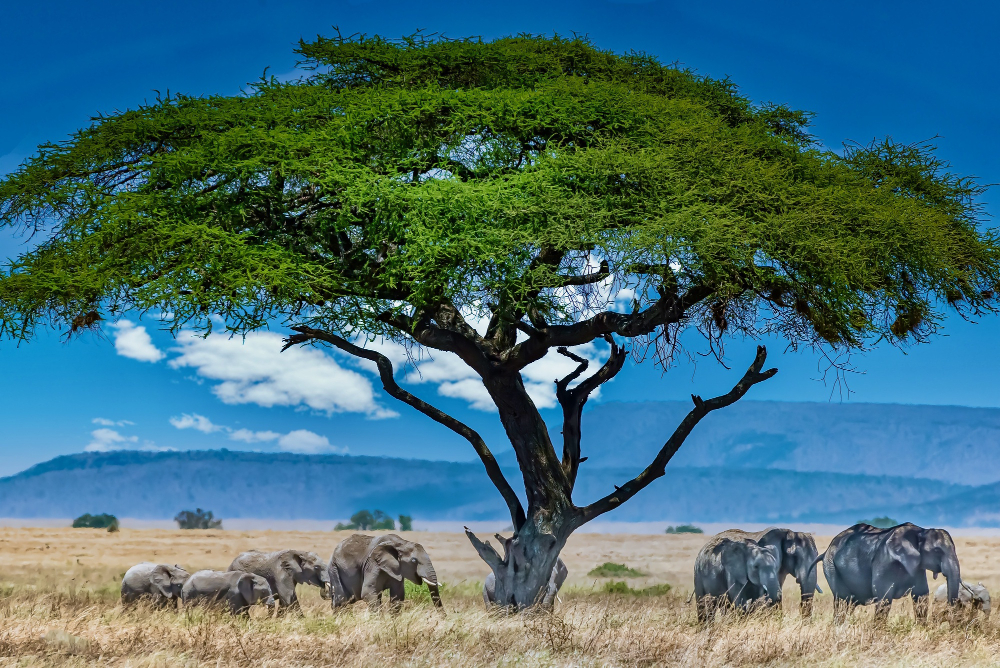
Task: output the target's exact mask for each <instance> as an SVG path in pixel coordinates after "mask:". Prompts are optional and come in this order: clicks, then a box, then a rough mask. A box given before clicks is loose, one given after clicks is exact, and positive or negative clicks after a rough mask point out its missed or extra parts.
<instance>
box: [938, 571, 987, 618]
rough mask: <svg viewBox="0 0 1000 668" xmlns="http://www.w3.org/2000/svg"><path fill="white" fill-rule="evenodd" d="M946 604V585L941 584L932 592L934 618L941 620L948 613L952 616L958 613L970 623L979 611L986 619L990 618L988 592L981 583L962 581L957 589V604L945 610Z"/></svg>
mask: <svg viewBox="0 0 1000 668" xmlns="http://www.w3.org/2000/svg"><path fill="white" fill-rule="evenodd" d="M947 602H948V585H946V584H943V585H941V586H940V587H938V588H937V590H936V591H935V592H934V613H935V614H934V616H935V617H936V618H938V619H941V618H943V617H944V616H945V615H947V614H948V613H949V612H951V613H952V614H954V613H956V612H958V613H961V614H963V615H964V616H965V617H966V618H967V619H968V620H969V621H972V619H974V618H975V616H976V613H977V612H978V611H980V610H982V611H983V614H984V615H985V616H986V619H989V618H990V612H991V607H990V592H989V591H988V590H987V589H986V587H984V586H983V583H982V582H979V583H977V584H969V583H968V582H966V581H964V580H963V581H962V582H961V583H960V585H959V587H958V602H957V603H956V604H955V605H954V606H951V607H948V608H946V607H944V604H946V603H947Z"/></svg>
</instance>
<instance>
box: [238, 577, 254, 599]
mask: <svg viewBox="0 0 1000 668" xmlns="http://www.w3.org/2000/svg"><path fill="white" fill-rule="evenodd" d="M236 588H237V590H239V592H240V596H242V597H243V600H244V601H246V604H247V605H253V602H254V601H253V576H252V575H250V574H249V573H244V574H243V575H241V576H240V579H239V580H237V582H236Z"/></svg>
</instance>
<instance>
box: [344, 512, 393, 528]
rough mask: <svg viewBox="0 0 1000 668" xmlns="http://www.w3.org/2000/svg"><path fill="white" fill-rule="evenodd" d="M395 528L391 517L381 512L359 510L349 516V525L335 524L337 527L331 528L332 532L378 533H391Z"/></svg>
mask: <svg viewBox="0 0 1000 668" xmlns="http://www.w3.org/2000/svg"><path fill="white" fill-rule="evenodd" d="M395 528H396V523H395V522H394V521H393V520H392V518H391V517H389V516H388V515H386V514H385V513H384V512H382V511H381V510H376V511H374V512H371V511H368V510H359V511H358V512H356V513H354V514H353V515H351V523H350V524H343V523H341V522H337V526H335V527H334V528H333V530H334V531H379V530H388V531H392V530H394V529H395Z"/></svg>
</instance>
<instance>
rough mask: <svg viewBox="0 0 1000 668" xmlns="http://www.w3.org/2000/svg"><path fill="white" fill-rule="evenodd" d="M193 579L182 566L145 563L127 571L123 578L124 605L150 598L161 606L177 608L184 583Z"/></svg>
mask: <svg viewBox="0 0 1000 668" xmlns="http://www.w3.org/2000/svg"><path fill="white" fill-rule="evenodd" d="M189 577H191V575H190V573H188V572H187V571H186V570H184V569H183V568H181V567H180V566H177V565H174V566H170V565H168V564H154V563H150V562H148V561H144V562H142V563H141V564H136V565H135V566H133V567H132V568H130V569H128V570H127V571H125V575H124V576H122V587H121V591H122V603H125V604H129V603H135V602H136V601H138V600H139V599H140V598H148V599H150V600H152V601H153V602H154V603H156V604H157V605H159V606H162V607H168V606H170V605H171V604H173V605H175V606H176V601H178V600H180V598H181V590H182V589H183V588H184V583H185V582H187V579H188V578H189Z"/></svg>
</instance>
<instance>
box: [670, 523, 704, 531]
mask: <svg viewBox="0 0 1000 668" xmlns="http://www.w3.org/2000/svg"><path fill="white" fill-rule="evenodd" d="M663 533H705V532H704V531H702V529H701V527H696V526H695V525H693V524H678V525H677V526H669V527H667V530H666V531H664V532H663Z"/></svg>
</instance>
